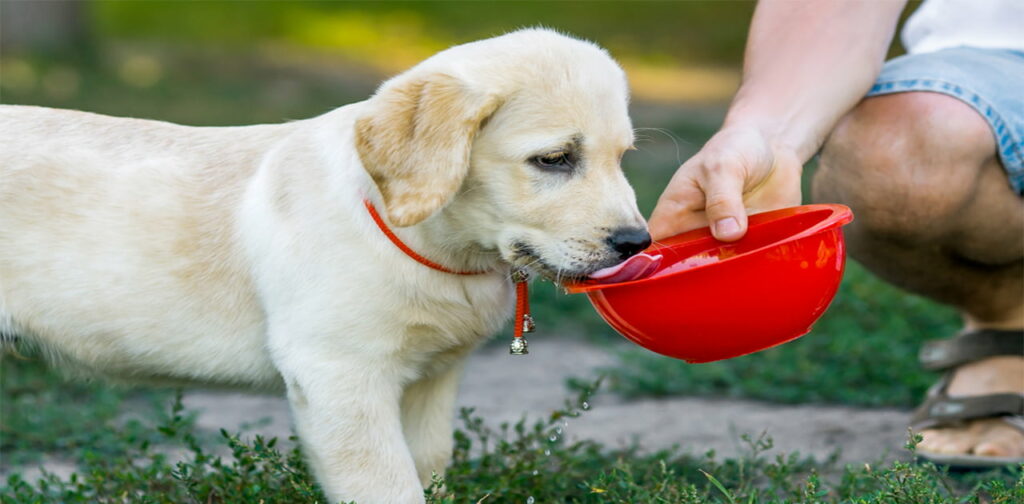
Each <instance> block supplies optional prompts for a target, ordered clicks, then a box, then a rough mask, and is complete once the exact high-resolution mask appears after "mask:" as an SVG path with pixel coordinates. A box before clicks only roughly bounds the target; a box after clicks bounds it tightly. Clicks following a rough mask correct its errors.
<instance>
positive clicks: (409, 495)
mask: <svg viewBox="0 0 1024 504" xmlns="http://www.w3.org/2000/svg"><path fill="white" fill-rule="evenodd" d="M279 361H280V362H279V363H278V366H279V369H280V371H281V374H282V376H283V377H284V379H285V383H286V385H287V387H288V400H289V402H290V403H291V407H292V414H293V416H294V420H295V426H296V428H297V430H298V433H299V438H300V439H301V440H302V445H303V447H304V448H305V451H306V454H307V457H308V460H309V462H310V465H311V467H312V469H313V472H314V474H315V475H316V477H317V481H319V482H320V485H321V486H322V487H323V489H324V492H325V493H326V494H327V497H328V499H329V500H330V502H332V503H333V502H339V501H343V502H349V501H355V502H358V503H359V504H378V503H379V504H405V503H413V504H415V503H422V502H423V501H424V498H423V488H422V487H421V486H420V483H419V479H418V478H417V475H416V468H415V466H414V465H413V460H412V456H411V455H410V454H409V449H408V447H407V446H406V444H405V438H404V436H403V435H402V425H401V421H400V414H401V412H400V408H399V401H400V399H401V385H400V381H399V379H398V377H397V374H396V370H395V369H394V368H395V365H394V363H393V362H388V361H387V359H379V360H378V359H372V358H367V357H366V356H361V357H360V358H353V357H351V356H350V357H344V356H342V357H338V356H333V355H330V354H329V353H325V352H317V351H314V349H309V348H306V349H299V350H295V349H292V350H289V352H288V353H287V355H286V356H285V357H284V358H281V359H279Z"/></svg>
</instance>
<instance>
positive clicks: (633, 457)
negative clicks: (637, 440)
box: [0, 384, 1024, 504]
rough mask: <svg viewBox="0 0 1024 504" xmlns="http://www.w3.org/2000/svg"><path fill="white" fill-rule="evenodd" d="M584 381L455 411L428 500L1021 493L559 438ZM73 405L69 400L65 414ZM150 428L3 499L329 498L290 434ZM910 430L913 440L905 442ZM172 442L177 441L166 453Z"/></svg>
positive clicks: (901, 474) (896, 467)
mask: <svg viewBox="0 0 1024 504" xmlns="http://www.w3.org/2000/svg"><path fill="white" fill-rule="evenodd" d="M593 385H594V384H591V386H593ZM591 390H592V389H587V390H585V391H582V392H581V393H580V394H579V395H578V396H577V397H576V398H575V400H571V401H566V406H565V407H564V408H562V409H560V410H557V411H554V412H552V413H551V414H550V415H549V416H548V417H547V418H546V419H543V420H540V421H537V422H536V423H533V424H528V423H527V422H525V421H520V422H517V423H515V424H511V425H510V424H503V425H501V426H499V427H497V428H492V427H489V426H488V425H487V424H486V423H485V422H484V420H483V419H482V418H480V417H478V416H476V415H474V413H473V411H472V410H471V409H463V410H462V411H461V412H460V420H461V428H459V429H458V430H456V432H455V434H454V441H455V450H454V456H453V459H452V464H451V466H450V467H449V469H448V471H447V474H446V476H445V478H443V479H442V478H440V477H438V478H436V479H435V482H434V485H433V486H432V487H431V488H429V489H428V490H427V491H426V496H427V502H429V503H457V502H458V503H461V502H537V503H542V502H566V503H641V502H643V503H680V504H682V503H694V504H696V503H730V504H731V503H770V502H789V503H808V504H809V503H823V502H834V503H892V504H895V503H906V504H921V503H950V504H952V503H960V502H979V499H984V502H990V503H1007V504H1008V503H1011V502H1021V499H1024V473H1022V472H1021V469H1022V468H1016V469H1009V470H1007V471H1003V472H993V473H988V474H966V475H955V476H954V475H950V474H947V473H945V472H943V471H941V470H939V469H937V468H935V467H934V466H932V465H929V464H921V465H915V464H910V463H904V462H895V463H892V464H891V465H878V466H877V467H872V466H871V465H868V464H866V465H863V466H849V467H843V468H840V467H836V466H835V465H834V463H832V462H826V463H816V462H814V461H811V460H809V459H806V458H803V457H800V456H799V455H798V454H789V455H777V456H776V457H774V458H768V457H766V456H764V452H765V451H766V450H767V449H769V448H771V440H770V438H767V437H761V438H758V439H750V438H744V442H745V443H746V446H747V453H746V454H745V455H743V456H742V457H738V458H734V459H724V460H723V459H719V458H718V457H716V456H715V454H714V453H711V452H709V453H706V454H703V455H693V454H683V453H680V452H678V451H675V450H662V451H657V452H653V453H644V452H640V451H638V450H637V449H636V448H627V449H608V448H607V447H604V446H602V445H600V444H598V443H595V442H593V441H586V440H584V441H578V442H572V443H569V442H566V441H565V439H564V437H562V436H561V434H562V427H563V426H564V425H565V422H567V420H568V419H570V418H574V417H578V416H580V415H581V414H585V412H586V411H585V410H587V409H588V408H587V406H586V401H587V399H588V394H589V393H590V391H591ZM97 392H98V391H97ZM86 409H88V407H86ZM80 410H81V407H80V406H79V405H69V406H68V409H67V412H68V413H72V412H75V413H77V412H78V411H80ZM109 427H110V426H108V428H109ZM92 428H95V427H91V428H90V429H92ZM153 432H155V433H156V434H157V437H156V438H155V439H154V438H152V437H150V436H143V437H138V436H135V435H132V434H130V433H122V434H121V435H119V436H116V438H115V439H117V440H118V441H119V443H120V446H119V449H118V450H117V452H116V453H111V454H101V453H94V452H89V451H84V452H82V453H81V454H80V455H79V456H78V457H77V458H76V460H77V461H78V462H79V463H80V464H81V465H80V470H79V471H78V472H76V473H75V474H73V475H71V476H70V477H68V478H63V479H62V478H59V477H57V476H55V475H53V474H44V476H43V477H42V478H41V479H39V480H38V481H26V480H25V479H23V478H22V477H21V476H20V475H18V474H14V475H11V476H10V477H9V478H8V479H7V481H6V483H5V484H4V486H3V487H2V488H0V502H5V503H8V502H9V503H12V504H13V503H49V502H61V503H67V504H73V503H121V502H132V503H139V504H144V503H154V504H156V503H159V504H177V503H237V504H247V503H252V504H257V503H271V502H288V503H314V502H316V503H323V502H326V501H325V499H324V497H323V495H322V494H321V493H320V492H319V490H318V489H317V487H316V485H315V484H314V483H313V481H312V479H311V478H310V475H309V473H308V469H307V467H306V465H305V463H304V462H303V457H302V454H301V452H300V450H299V449H298V448H297V447H295V446H296V443H295V441H296V440H295V439H294V438H292V439H290V440H289V441H290V442H289V443H288V445H289V446H281V445H280V443H279V441H278V440H277V439H264V438H261V437H259V436H256V437H241V436H239V435H238V434H236V433H228V432H225V431H221V433H220V435H221V437H220V441H219V443H216V444H214V445H211V444H209V443H207V442H203V441H202V440H203V439H204V433H202V432H197V431H196V429H195V427H194V425H193V423H192V421H191V415H190V414H189V413H188V412H187V411H185V410H184V408H183V407H182V405H181V400H180V395H179V396H178V398H177V400H175V401H174V402H173V405H172V407H171V409H170V414H168V415H164V420H163V422H162V424H161V425H159V426H158V427H157V429H155V430H154V431H153ZM915 442H916V440H913V439H912V440H911V441H910V443H909V445H910V447H911V449H912V448H913V445H914V443H915ZM168 449H176V450H177V452H178V453H182V452H184V453H182V454H181V455H180V456H178V457H176V458H174V459H172V458H170V457H168V456H167V455H166V453H167V452H168ZM172 451H174V450H172ZM442 485H443V487H444V490H443V491H442V490H441V488H442Z"/></svg>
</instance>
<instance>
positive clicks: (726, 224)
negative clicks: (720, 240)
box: [715, 217, 740, 237]
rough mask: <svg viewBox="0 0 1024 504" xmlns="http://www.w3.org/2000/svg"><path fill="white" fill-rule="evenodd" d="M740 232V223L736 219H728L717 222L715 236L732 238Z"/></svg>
mask: <svg viewBox="0 0 1024 504" xmlns="http://www.w3.org/2000/svg"><path fill="white" fill-rule="evenodd" d="M739 232H740V223H739V221H737V220H736V218H735V217H726V218H724V219H720V220H719V221H718V222H715V236H721V237H726V236H732V235H734V234H736V233H739Z"/></svg>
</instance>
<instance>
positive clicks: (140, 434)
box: [0, 354, 168, 469]
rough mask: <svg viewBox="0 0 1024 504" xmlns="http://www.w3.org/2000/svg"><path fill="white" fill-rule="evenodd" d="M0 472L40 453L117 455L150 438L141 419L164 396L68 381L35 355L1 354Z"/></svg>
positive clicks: (163, 393) (149, 428) (29, 461)
mask: <svg viewBox="0 0 1024 504" xmlns="http://www.w3.org/2000/svg"><path fill="white" fill-rule="evenodd" d="M0 385H2V388H0V453H2V454H3V456H2V457H0V469H7V468H9V467H11V466H14V465H24V464H32V463H37V462H39V461H40V460H41V459H42V456H43V454H47V453H49V454H59V456H61V457H65V458H82V457H85V456H86V455H89V456H107V455H114V454H117V453H118V452H119V451H120V450H121V449H122V448H123V443H124V439H125V438H132V439H141V440H152V439H154V436H156V433H155V432H153V430H152V425H151V424H152V422H149V425H147V423H146V422H145V421H144V420H145V419H147V418H149V417H150V416H151V415H146V414H144V415H142V416H139V415H135V416H130V417H129V416H125V415H124V413H125V410H126V409H127V408H126V404H125V403H126V402H131V404H132V405H133V406H134V408H132V409H134V410H136V411H143V412H152V411H159V410H161V409H162V404H163V400H164V399H166V398H167V397H168V392H167V391H164V390H159V389H146V390H139V389H125V388H117V387H112V386H110V385H109V384H105V383H91V382H88V381H75V382H66V381H65V380H63V379H61V377H59V376H57V375H56V374H55V373H54V372H52V371H51V370H49V369H48V368H47V366H46V365H44V364H43V363H42V362H41V361H39V360H37V359H36V358H35V357H32V358H30V359H29V360H21V359H19V358H17V357H13V356H12V355H10V354H0Z"/></svg>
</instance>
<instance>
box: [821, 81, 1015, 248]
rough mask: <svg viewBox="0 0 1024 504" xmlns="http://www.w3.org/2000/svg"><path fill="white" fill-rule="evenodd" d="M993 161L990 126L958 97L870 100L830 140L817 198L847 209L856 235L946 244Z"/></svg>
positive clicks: (914, 95) (906, 95) (902, 95)
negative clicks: (983, 169)
mask: <svg viewBox="0 0 1024 504" xmlns="http://www.w3.org/2000/svg"><path fill="white" fill-rule="evenodd" d="M995 155H996V150H995V140H994V138H993V136H992V133H991V131H990V130H989V127H988V124H987V123H986V122H985V121H984V119H982V118H981V116H979V115H978V114H977V113H976V112H975V111H974V110H972V109H971V108H970V107H968V106H967V105H966V104H964V103H962V102H960V101H959V100H956V99H955V98H951V97H948V96H945V95H940V94H935V93H923V92H921V93H900V94H894V95H887V96H881V97H875V98H868V99H866V100H864V101H863V102H861V103H860V104H859V105H858V106H857V107H856V108H854V110H852V111H851V112H850V113H849V114H847V116H846V117H844V118H843V119H842V120H841V121H840V122H839V124H838V125H837V126H836V128H835V130H834V131H833V132H832V134H831V136H830V137H829V139H828V140H827V141H826V143H825V146H824V148H823V149H822V153H821V160H820V166H819V169H818V172H817V174H816V176H815V179H814V184H813V190H812V193H813V198H814V199H815V200H816V201H828V202H837V203H843V204H846V205H848V206H850V207H851V208H852V209H853V211H854V214H855V215H856V219H857V220H856V227H855V228H853V229H852V231H855V232H858V233H871V234H873V235H876V236H881V237H887V238H890V239H893V240H897V241H902V240H914V241H920V240H932V239H941V237H943V236H944V235H946V234H949V233H950V232H951V230H950V229H949V226H950V225H951V224H950V223H952V222H954V221H956V219H955V218H954V217H955V216H956V215H957V213H958V212H960V211H961V210H962V209H963V208H964V207H965V206H966V205H968V204H969V203H970V201H971V199H972V198H973V197H974V195H975V192H976V188H977V185H978V184H977V180H978V178H979V173H980V168H981V167H982V166H983V165H984V164H985V163H986V162H991V159H992V158H993V157H994V156H995Z"/></svg>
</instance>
